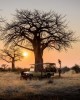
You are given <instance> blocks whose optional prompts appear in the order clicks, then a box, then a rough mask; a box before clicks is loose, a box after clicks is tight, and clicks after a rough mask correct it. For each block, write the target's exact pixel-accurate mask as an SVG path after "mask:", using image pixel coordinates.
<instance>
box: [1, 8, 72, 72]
mask: <svg viewBox="0 0 80 100" xmlns="http://www.w3.org/2000/svg"><path fill="white" fill-rule="evenodd" d="M1 37H2V39H3V40H4V41H5V43H6V44H8V45H13V44H15V45H16V46H19V47H22V48H25V49H28V50H30V51H32V52H33V53H34V56H35V71H41V69H43V65H42V64H43V52H44V50H45V49H46V48H50V49H56V50H62V49H63V48H65V49H66V48H68V47H70V46H71V42H73V41H74V37H73V31H70V30H68V29H67V25H66V24H65V21H64V17H62V15H59V14H57V13H55V12H51V11H50V12H41V11H38V10H34V11H28V10H17V11H16V14H15V19H14V21H12V22H11V23H7V25H6V28H5V32H4V33H2V34H1Z"/></svg>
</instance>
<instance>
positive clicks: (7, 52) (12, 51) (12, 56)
mask: <svg viewBox="0 0 80 100" xmlns="http://www.w3.org/2000/svg"><path fill="white" fill-rule="evenodd" d="M22 57H23V56H22V54H21V51H20V49H19V48H14V47H11V48H8V49H3V50H0V59H1V60H4V61H6V62H8V63H11V64H12V70H15V62H16V61H19V60H21V58H22Z"/></svg>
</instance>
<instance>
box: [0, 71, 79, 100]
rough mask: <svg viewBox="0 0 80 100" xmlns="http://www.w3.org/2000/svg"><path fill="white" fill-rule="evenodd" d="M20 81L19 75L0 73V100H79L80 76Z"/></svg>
mask: <svg viewBox="0 0 80 100" xmlns="http://www.w3.org/2000/svg"><path fill="white" fill-rule="evenodd" d="M51 80H52V81H53V83H49V79H43V80H38V79H34V80H23V79H22V80H20V73H17V72H0V100H71V99H73V100H80V74H72V73H66V74H62V77H61V78H58V77H57V76H56V75H55V77H52V79H51Z"/></svg>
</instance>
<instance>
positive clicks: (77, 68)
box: [71, 64, 80, 73]
mask: <svg viewBox="0 0 80 100" xmlns="http://www.w3.org/2000/svg"><path fill="white" fill-rule="evenodd" d="M71 69H72V70H74V71H75V72H76V73H79V72H80V66H79V65H77V64H75V65H74V66H73V67H72V68H71Z"/></svg>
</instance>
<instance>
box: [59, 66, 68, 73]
mask: <svg viewBox="0 0 80 100" xmlns="http://www.w3.org/2000/svg"><path fill="white" fill-rule="evenodd" d="M61 70H62V73H65V72H67V71H69V70H70V68H68V67H67V66H65V67H63V68H61Z"/></svg>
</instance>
